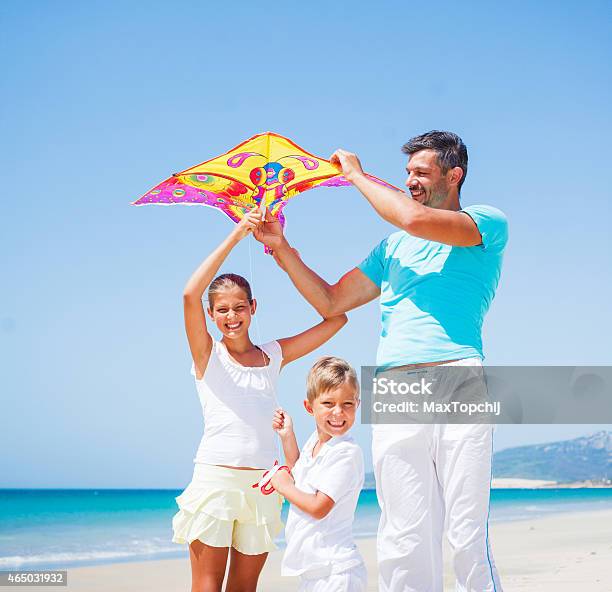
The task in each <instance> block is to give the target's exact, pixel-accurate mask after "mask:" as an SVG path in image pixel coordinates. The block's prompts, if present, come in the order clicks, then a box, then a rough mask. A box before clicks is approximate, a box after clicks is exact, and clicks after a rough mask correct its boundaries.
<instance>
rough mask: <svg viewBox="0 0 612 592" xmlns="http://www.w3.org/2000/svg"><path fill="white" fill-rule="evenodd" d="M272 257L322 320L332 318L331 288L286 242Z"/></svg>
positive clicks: (284, 241)
mask: <svg viewBox="0 0 612 592" xmlns="http://www.w3.org/2000/svg"><path fill="white" fill-rule="evenodd" d="M274 256H275V259H276V260H277V262H278V264H279V265H280V266H281V267H282V268H283V269H284V270H285V271H286V272H287V275H288V276H289V278H290V279H291V281H292V282H293V285H294V286H295V287H296V288H297V290H298V291H299V293H300V294H301V295H302V296H303V297H304V298H305V299H306V300H307V301H308V303H309V304H310V305H311V306H312V307H313V308H314V309H315V310H316V311H317V312H318V313H319V314H320V315H321V316H322V317H323V318H327V317H329V316H332V314H333V310H332V297H331V286H330V285H329V284H328V283H327V282H326V281H325V280H324V279H323V278H322V277H320V276H319V275H317V274H316V273H315V272H314V271H313V270H312V269H310V267H308V266H307V265H306V264H305V263H304V262H303V261H302V259H301V258H300V256H299V255H298V254H297V253H296V251H295V249H293V248H292V247H291V246H290V245H289V243H288V242H287V241H286V240H283V244H282V246H281V247H280V248H278V249H276V250H275V251H274Z"/></svg>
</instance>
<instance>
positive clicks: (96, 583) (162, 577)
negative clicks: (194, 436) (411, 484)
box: [20, 510, 612, 592]
mask: <svg viewBox="0 0 612 592" xmlns="http://www.w3.org/2000/svg"><path fill="white" fill-rule="evenodd" d="M489 530H490V537H491V544H492V547H493V552H494V556H495V562H496V564H497V567H498V569H499V572H500V574H501V578H502V584H503V586H504V590H505V591H506V592H514V591H519V592H522V591H525V592H527V591H529V592H552V591H553V590H554V592H570V591H571V592H575V591H576V590H588V591H589V592H604V591H605V592H609V591H610V590H612V510H605V511H598V512H588V513H587V512H580V513H574V514H558V515H555V516H551V517H546V518H539V519H534V520H525V521H520V522H505V523H497V524H496V523H493V524H491V525H490V529H489ZM358 544H359V547H360V549H361V552H362V554H363V557H364V559H365V561H366V563H367V567H368V572H369V586H368V591H374V590H376V589H377V586H376V541H375V539H374V538H372V539H360V540H358ZM445 555H446V557H445V573H444V584H445V586H444V590H445V591H451V590H454V578H453V575H452V567H451V559H450V552H449V551H448V549H445ZM280 559H281V552H280V551H277V552H275V553H272V554H271V555H270V557H269V559H268V562H267V564H266V566H265V568H264V572H263V574H262V577H261V579H260V583H259V587H258V590H260V591H262V592H285V591H287V592H289V591H293V590H296V589H297V583H296V580H295V579H293V578H283V577H281V576H280V575H279V574H280ZM20 590H24V591H27V590H32V591H33V592H34V591H35V590H40V588H30V587H20ZM68 590H71V591H75V592H77V591H78V592H141V591H144V590H147V591H149V592H170V591H177V592H178V591H181V592H183V591H185V592H188V591H189V590H190V571H189V561H188V559H187V558H185V559H172V560H162V561H146V562H140V563H123V564H114V565H102V566H96V567H81V568H72V569H69V570H68Z"/></svg>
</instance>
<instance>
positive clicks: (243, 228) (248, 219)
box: [233, 206, 263, 240]
mask: <svg viewBox="0 0 612 592" xmlns="http://www.w3.org/2000/svg"><path fill="white" fill-rule="evenodd" d="M262 220H263V215H262V213H261V210H260V209H259V208H258V207H257V206H254V207H253V209H252V210H250V211H248V212H247V213H246V214H245V215H244V218H242V220H240V222H238V224H236V227H235V228H234V230H233V233H234V235H235V236H236V237H237V238H238V240H242V239H243V238H244V237H245V236H247V235H248V234H250V233H251V232H255V230H256V229H257V228H258V226H259V225H260V224H261V222H262Z"/></svg>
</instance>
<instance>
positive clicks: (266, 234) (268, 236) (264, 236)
mask: <svg viewBox="0 0 612 592" xmlns="http://www.w3.org/2000/svg"><path fill="white" fill-rule="evenodd" d="M263 222H264V223H263V224H262V225H261V226H258V227H257V230H255V232H254V233H253V236H254V237H255V239H256V240H258V241H259V242H260V243H263V244H264V245H266V247H268V248H269V249H270V250H272V251H273V252H274V251H279V250H280V249H281V248H282V247H283V246H284V245H286V242H287V241H286V240H285V236H284V234H283V227H282V226H281V223H280V222H279V221H278V219H277V218H275V217H274V216H273V215H272V214H271V213H270V212H269V211H268V210H267V209H266V212H265V217H264V220H263Z"/></svg>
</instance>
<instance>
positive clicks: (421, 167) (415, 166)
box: [406, 150, 450, 208]
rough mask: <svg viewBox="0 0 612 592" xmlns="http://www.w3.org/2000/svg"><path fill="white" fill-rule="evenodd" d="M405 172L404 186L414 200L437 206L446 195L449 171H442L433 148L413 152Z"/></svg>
mask: <svg viewBox="0 0 612 592" xmlns="http://www.w3.org/2000/svg"><path fill="white" fill-rule="evenodd" d="M406 172H407V173H408V179H406V187H408V190H409V191H410V195H412V199H414V200H415V201H418V202H419V203H422V204H423V205H425V206H429V207H431V208H437V207H439V206H440V205H441V204H442V203H443V202H444V201H445V200H446V198H447V197H448V193H449V189H450V186H449V183H448V178H447V177H448V176H449V173H450V171H448V173H447V174H444V173H443V172H442V169H441V168H440V165H438V157H437V155H436V153H435V151H434V150H420V151H419V152H415V153H414V154H413V155H412V156H411V157H410V159H409V160H408V166H407V167H406Z"/></svg>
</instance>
